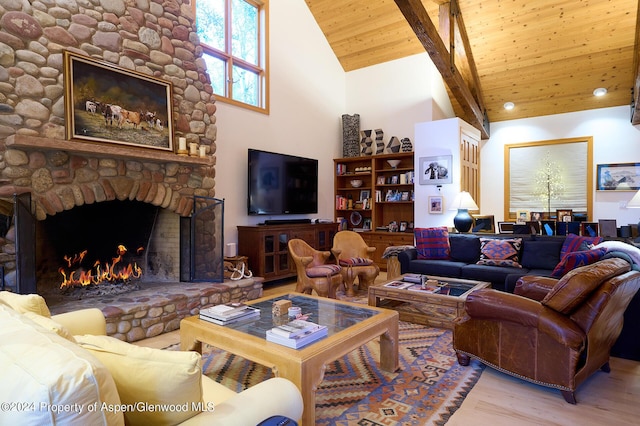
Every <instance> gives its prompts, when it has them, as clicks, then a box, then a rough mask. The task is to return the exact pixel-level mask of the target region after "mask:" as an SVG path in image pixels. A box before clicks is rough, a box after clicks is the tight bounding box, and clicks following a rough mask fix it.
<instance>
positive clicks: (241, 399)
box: [181, 377, 303, 426]
mask: <svg viewBox="0 0 640 426" xmlns="http://www.w3.org/2000/svg"><path fill="white" fill-rule="evenodd" d="M206 379H207V378H205V377H203V380H206ZM204 397H205V402H206V397H207V396H206V395H204ZM302 409H303V404H302V394H301V393H300V391H299V390H298V388H297V387H296V386H295V385H294V384H293V382H291V381H289V380H287V379H283V378H281V377H274V378H271V379H268V380H265V381H264V382H261V383H258V384H257V385H255V386H252V387H250V388H249V389H247V390H245V391H242V392H240V393H238V394H236V395H234V396H231V397H230V398H228V399H226V400H225V401H223V402H221V403H220V404H216V405H215V406H214V407H213V410H212V411H204V412H202V413H200V414H198V415H196V416H194V417H191V418H190V419H188V420H187V421H185V422H183V423H181V424H183V425H189V426H194V425H216V426H226V425H229V426H236V425H257V424H258V423H260V422H262V421H263V420H266V419H268V418H269V417H272V416H285V417H288V418H290V419H292V420H295V421H299V420H300V418H301V417H302Z"/></svg>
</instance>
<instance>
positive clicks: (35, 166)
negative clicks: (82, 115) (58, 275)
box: [0, 0, 217, 281]
mask: <svg viewBox="0 0 640 426" xmlns="http://www.w3.org/2000/svg"><path fill="white" fill-rule="evenodd" d="M65 50H68V51H71V52H73V53H76V54H79V55H84V56H87V57H91V58H93V59H96V60H100V61H103V62H107V63H110V64H113V65H115V66H118V67H120V68H122V69H124V70H131V71H135V72H137V73H141V74H146V75H149V76H152V77H154V78H158V79H162V80H164V81H166V82H168V83H170V84H171V99H170V100H171V105H172V110H173V111H172V112H173V118H174V123H173V129H174V135H173V136H174V138H175V140H176V141H177V138H178V137H184V138H186V140H187V143H188V144H189V143H197V144H199V145H200V146H203V147H205V151H206V153H207V155H206V156H205V157H204V158H200V157H189V156H179V155H177V154H176V153H173V152H168V151H162V150H154V149H150V148H144V147H131V146H127V145H118V144H111V143H94V142H86V141H80V140H66V138H65V135H66V131H65V125H66V123H67V121H66V116H65V93H66V92H65V84H64V83H65V69H64V63H63V57H64V55H63V53H64V51H65ZM215 111H216V105H215V97H214V96H213V94H212V89H211V86H210V81H209V76H208V74H207V72H206V65H205V62H204V60H203V59H202V49H201V47H200V45H199V40H198V37H197V34H196V32H195V26H194V15H193V9H192V7H191V5H190V2H189V0H100V1H78V2H76V1H69V2H50V1H37V2H21V1H8V2H3V4H2V6H1V7H0V198H2V199H5V200H9V199H11V197H13V196H14V195H15V194H24V193H29V194H31V200H32V207H33V214H34V216H35V218H36V220H37V221H38V223H39V228H42V226H41V224H40V222H41V221H44V222H46V221H47V220H49V219H47V218H53V217H55V216H56V215H62V213H63V212H64V213H65V214H66V213H67V212H69V211H71V210H75V209H76V208H79V209H81V208H83V207H86V206H89V205H95V206H99V205H101V204H102V203H111V202H115V201H120V202H133V201H135V202H138V203H142V204H146V205H151V206H154V208H156V209H157V211H158V216H157V218H156V223H155V224H154V225H153V227H154V231H155V232H157V233H158V234H159V235H160V236H161V237H159V238H158V240H159V243H161V244H160V245H164V246H167V245H169V246H170V245H172V244H173V247H161V248H160V251H159V252H158V251H156V255H157V256H159V257H157V258H155V259H154V258H153V257H152V256H153V255H154V254H153V253H152V252H151V253H150V252H149V251H147V256H148V259H147V260H148V261H149V260H150V261H151V265H153V266H154V268H155V272H156V278H158V277H162V276H164V278H166V279H173V280H175V281H179V278H180V277H179V275H180V274H179V269H178V270H176V268H179V266H175V265H174V264H175V263H176V262H177V263H179V256H178V255H177V254H176V255H173V256H172V255H170V254H167V253H171V252H172V251H175V252H176V253H179V252H178V251H177V250H176V249H177V247H178V246H179V243H180V232H179V230H180V226H181V225H180V218H186V217H189V216H190V215H191V213H192V210H193V203H194V202H193V200H194V197H199V196H200V197H210V198H213V197H215V160H216V158H215V151H216V149H215V142H216V133H217V128H216V124H215V123H216V119H215ZM174 145H177V143H175V144H174ZM55 220H57V219H54V221H55ZM158 227H161V228H158ZM163 227H166V229H162V228H163ZM172 227H173V228H175V231H176V232H174V230H172ZM40 231H42V229H40ZM41 233H42V232H40V234H41ZM167 235H173V236H174V237H173V238H171V239H167V238H166V236H167ZM11 237H12V235H9V236H8V237H7V239H0V249H1V251H2V253H0V254H1V255H2V256H0V260H2V264H3V266H4V272H5V273H6V274H7V278H8V280H9V281H10V280H11V278H12V272H13V271H15V264H14V262H12V256H15V250H16V247H15V243H14V242H13V241H12V240H11ZM56 238H60V237H59V236H58V237H56ZM147 250H148V248H147ZM176 259H178V260H176ZM167 262H173V263H172V265H173V266H171V265H170V266H171V267H169V268H165V269H166V270H164V271H163V270H159V269H158V266H161V265H167ZM38 266H41V265H38ZM176 272H177V273H176Z"/></svg>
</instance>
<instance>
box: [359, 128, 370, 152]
mask: <svg viewBox="0 0 640 426" xmlns="http://www.w3.org/2000/svg"><path fill="white" fill-rule="evenodd" d="M372 132H373V130H361V131H360V137H361V138H362V139H360V154H361V155H373V139H371V133H372Z"/></svg>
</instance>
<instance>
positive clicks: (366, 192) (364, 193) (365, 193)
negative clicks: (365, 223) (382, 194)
mask: <svg viewBox="0 0 640 426" xmlns="http://www.w3.org/2000/svg"><path fill="white" fill-rule="evenodd" d="M369 198H371V191H369V190H368V189H363V190H362V191H360V201H365V200H368V199H369Z"/></svg>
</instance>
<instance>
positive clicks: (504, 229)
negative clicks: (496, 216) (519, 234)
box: [498, 222, 516, 234]
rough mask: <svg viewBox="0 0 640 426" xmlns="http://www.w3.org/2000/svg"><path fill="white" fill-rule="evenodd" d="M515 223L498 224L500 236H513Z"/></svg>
mask: <svg viewBox="0 0 640 426" xmlns="http://www.w3.org/2000/svg"><path fill="white" fill-rule="evenodd" d="M515 224H516V223H515V222H498V232H499V233H500V234H513V227H514V226H515Z"/></svg>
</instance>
